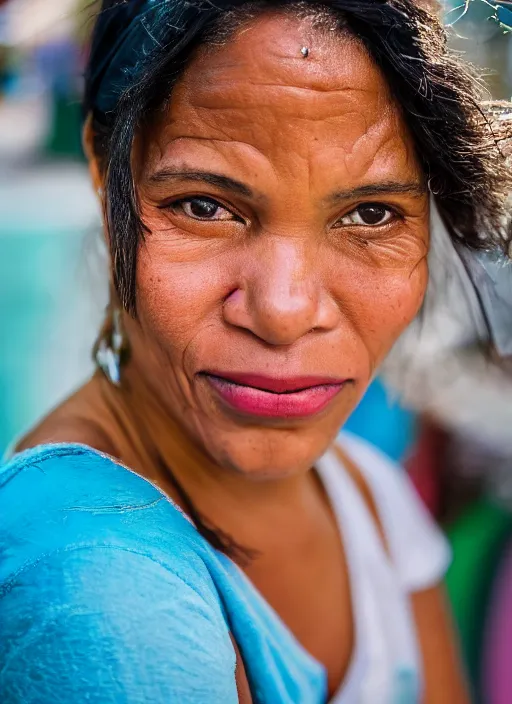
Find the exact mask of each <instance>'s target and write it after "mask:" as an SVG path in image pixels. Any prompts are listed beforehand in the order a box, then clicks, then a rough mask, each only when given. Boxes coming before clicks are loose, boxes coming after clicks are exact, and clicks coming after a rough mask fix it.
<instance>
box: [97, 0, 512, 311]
mask: <svg viewBox="0 0 512 704" xmlns="http://www.w3.org/2000/svg"><path fill="white" fill-rule="evenodd" d="M305 9H307V10H309V13H310V14H313V16H314V14H315V12H317V13H320V14H321V15H326V14H328V16H329V17H330V18H331V20H332V21H334V22H335V23H336V24H337V26H338V27H339V28H340V29H341V28H343V31H344V32H346V31H347V30H348V31H349V32H350V33H351V34H353V35H354V36H355V37H357V38H359V40H360V41H361V42H362V43H363V44H364V46H365V47H366V49H367V51H368V53H369V54H370V56H371V57H372V58H373V59H374V61H375V62H376V63H377V64H378V65H379V66H380V68H381V70H382V72H383V74H384V76H385V78H386V79H387V82H388V84H389V86H390V88H391V90H392V92H393V94H394V96H395V98H396V100H397V101H398V103H399V104H400V105H401V106H402V109H403V114H404V117H405V120H406V123H407V125H408V127H409V129H410V131H411V133H412V135H413V138H414V140H415V144H416V149H417V153H418V156H419V158H420V160H421V162H422V164H423V168H424V171H425V175H426V178H427V179H428V183H429V187H430V189H431V191H432V193H433V194H434V195H435V197H436V203H437V205H438V207H439V210H440V211H441V213H442V215H443V218H444V219H445V221H446V224H447V225H448V227H449V229H450V231H451V232H452V234H454V235H456V236H458V237H459V238H460V240H461V242H462V243H463V244H465V245H467V246H468V247H472V248H482V247H484V248H485V247H488V248H493V247H499V248H502V249H504V250H505V252H506V253H507V254H508V253H509V246H510V241H511V239H512V227H511V224H510V219H509V217H508V207H507V200H508V197H509V194H510V193H511V192H512V175H511V173H510V170H509V166H508V164H507V161H506V158H505V155H504V151H505V148H506V143H507V141H508V140H509V139H510V138H511V137H512V121H510V120H507V119H504V118H506V117H508V111H509V109H511V108H512V106H510V105H509V104H506V103H502V104H501V105H496V104H491V103H486V102H484V101H483V99H482V96H483V89H482V87H481V85H480V84H479V82H478V81H477V80H476V79H475V77H474V75H473V74H472V72H471V70H470V68H469V67H468V66H467V65H466V64H465V63H464V62H463V61H462V60H461V59H460V58H459V57H458V55H455V54H454V53H452V52H450V51H449V50H448V49H447V46H446V34H445V30H444V28H443V27H442V25H441V23H440V21H439V20H438V18H437V17H436V16H435V14H432V13H431V12H429V11H428V10H426V9H423V7H421V6H420V5H419V3H418V1H417V0H332V1H330V2H329V1H326V2H318V1H314V2H310V1H309V0H301V1H300V2H293V1H291V2H290V0H277V1H275V0H260V1H258V2H254V1H249V0H245V1H244V0H160V2H148V1H147V0H146V1H145V0H128V2H127V1H126V0H103V5H102V10H101V12H100V14H99V16H98V20H97V22H96V26H95V30H94V33H93V40H92V50H91V54H90V59H89V66H88V70H87V72H86V90H85V100H84V111H85V113H86V114H87V115H92V121H93V122H92V124H93V130H94V133H95V149H96V152H97V156H98V158H99V160H100V163H101V164H102V167H103V170H104V174H105V199H106V206H105V208H106V220H107V227H108V230H109V237H110V248H111V258H112V266H113V278H114V285H115V288H116V291H117V294H118V296H119V299H120V301H121V303H122V305H123V307H124V308H125V309H126V310H128V311H129V312H130V313H132V314H136V307H137V300H136V290H135V273H136V262H137V249H138V245H139V243H140V241H141V239H142V238H143V237H144V231H145V229H144V224H143V223H142V221H141V218H140V216H139V208H138V201H137V193H136V188H135V184H134V181H133V176H132V171H131V153H132V145H133V140H134V136H135V133H136V131H137V129H138V128H139V127H140V126H141V125H142V124H143V122H144V121H145V120H146V118H147V117H148V116H149V115H150V114H151V113H152V112H153V111H155V110H157V109H158V108H160V107H161V106H162V104H163V103H165V102H166V101H167V99H168V98H169V95H170V92H171V90H172V87H173V85H174V84H175V82H176V81H177V79H178V78H179V76H180V75H181V73H182V72H183V70H184V68H185V66H186V65H187V62H188V61H189V60H190V59H191V57H192V56H193V52H194V50H195V49H196V48H197V47H198V46H200V45H201V44H203V43H205V42H211V41H213V40H214V39H213V38H214V37H217V38H218V36H219V32H220V34H221V36H222V37H223V39H224V40H226V38H227V37H228V36H229V31H226V28H229V30H230V31H231V32H232V31H235V30H236V28H237V23H238V25H239V24H240V23H241V22H244V21H246V20H247V19H248V18H250V17H253V16H255V15H256V14H257V13H261V12H265V11H275V10H280V11H285V12H297V13H299V14H303V13H304V10H305ZM141 27H142V33H141ZM137 32H138V33H137ZM148 38H149V39H148ZM149 40H150V41H151V46H150V49H148V41H149ZM137 41H138V42H139V44H140V46H138V45H137ZM143 43H144V46H142V44H143ZM126 44H128V45H129V47H128V48H129V51H126V52H125V53H124V54H123V47H125V45H126ZM123 56H124V57H125V58H124V59H123ZM114 64H115V69H116V70H115V71H114V76H113V77H112V76H110V77H109V71H111V70H112V65H114ZM124 64H126V65H124Z"/></svg>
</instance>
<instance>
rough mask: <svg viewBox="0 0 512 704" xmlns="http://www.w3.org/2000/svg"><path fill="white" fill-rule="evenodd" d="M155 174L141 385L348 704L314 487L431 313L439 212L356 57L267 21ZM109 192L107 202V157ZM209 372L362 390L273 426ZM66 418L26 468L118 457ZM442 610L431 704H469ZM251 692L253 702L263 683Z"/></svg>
mask: <svg viewBox="0 0 512 704" xmlns="http://www.w3.org/2000/svg"><path fill="white" fill-rule="evenodd" d="M303 46H308V47H309V56H308V58H307V59H305V58H304V57H303V56H302V55H301V53H300V49H301V47H303ZM91 138H92V135H91V134H90V132H89V133H88V134H87V135H86V141H89V143H90V142H91V141H92V139H91ZM133 165H134V173H135V180H136V187H137V191H138V196H139V199H140V204H141V211H142V216H143V219H144V221H145V223H146V225H147V226H148V229H149V232H148V234H147V236H146V238H145V242H144V243H142V244H141V246H140V249H139V253H138V266H137V282H136V283H137V319H134V318H131V317H129V316H127V315H125V316H124V325H125V328H126V331H127V335H128V337H129V340H130V345H131V349H132V358H131V362H130V368H129V370H128V373H129V374H130V375H131V376H132V378H135V377H136V378H137V379H138V380H139V381H140V382H143V383H144V384H145V385H146V386H147V387H148V388H149V389H150V391H151V393H152V394H153V395H154V396H155V397H156V398H157V399H158V400H159V402H160V406H161V408H162V413H163V414H168V415H169V416H171V417H173V418H174V419H176V420H178V422H179V423H180V425H181V426H182V427H183V430H184V432H185V433H186V434H187V435H188V436H189V437H190V438H191V439H192V440H193V442H194V443H196V444H198V445H199V446H200V447H202V448H203V449H204V451H205V453H206V455H207V456H208V458H209V459H210V460H211V461H210V462H208V463H205V464H206V465H207V466H205V467H202V468H201V469H200V470H197V471H196V472H184V471H183V469H182V468H180V467H174V471H175V473H176V475H177V477H178V479H179V481H180V482H181V483H182V485H183V486H184V487H185V489H186V490H187V492H188V493H189V495H190V496H191V497H192V499H193V501H194V503H195V504H196V506H197V507H198V509H199V510H200V511H201V512H203V513H204V514H205V515H208V516H209V517H210V518H211V519H212V520H213V521H214V522H215V523H216V524H217V525H218V526H220V527H221V528H222V529H223V530H225V531H227V532H229V533H230V534H231V535H233V537H234V538H235V539H236V540H237V541H238V542H240V543H241V544H246V545H250V546H251V547H252V548H254V549H256V550H258V552H259V553H260V555H259V557H258V558H257V559H256V560H254V561H253V562H252V563H251V564H250V565H249V566H248V567H247V568H246V572H247V574H248V576H249V577H250V579H251V580H252V581H253V583H254V584H255V585H256V586H257V588H258V589H259V590H260V591H261V592H262V594H263V595H264V596H265V598H266V599H267V600H268V602H269V603H270V604H271V605H272V606H273V607H274V609H275V610H276V611H277V612H278V613H279V615H280V616H281V618H282V619H283V620H284V621H285V622H286V623H287V624H288V626H289V627H290V628H291V630H292V631H293V632H294V634H295V635H296V637H297V638H298V639H299V641H300V642H301V643H302V644H303V645H304V647H306V648H307V650H308V651H309V652H310V653H311V654H312V655H313V656H314V657H316V658H317V659H318V660H320V661H321V662H323V663H324V664H325V666H326V668H327V671H328V675H329V689H330V691H331V692H333V691H334V690H335V689H336V688H337V687H338V686H339V684H340V683H341V681H342V680H343V677H344V675H345V672H346V669H347V667H348V664H349V661H350V657H351V652H352V649H353V640H354V634H353V623H352V607H351V594H350V582H349V578H348V574H347V565H346V562H345V556H344V550H343V544H342V541H341V539H340V535H339V529H338V527H337V524H336V521H335V518H334V516H333V514H332V511H331V508H330V506H329V502H328V500H327V497H326V495H325V492H324V490H323V488H322V486H321V485H320V483H319V480H318V478H317V477H316V475H315V473H314V472H311V471H308V470H310V469H311V467H312V466H313V465H314V463H315V461H316V460H317V458H318V457H319V456H321V455H322V454H323V453H324V451H325V450H326V449H327V447H328V446H329V445H330V444H331V443H332V441H333V439H334V437H335V435H336V434H337V432H338V429H339V427H340V426H341V425H342V424H343V422H344V421H345V420H346V418H347V417H348V415H349V414H350V412H351V411H352V410H353V409H354V407H355V405H356V404H357V402H358V400H359V399H360V398H361V396H362V394H363V393H364V391H365V389H366V388H367V386H368V384H369V382H370V381H371V379H372V377H373V375H374V374H375V372H376V370H377V368H378V366H379V364H380V363H381V361H382V360H383V358H384V357H385V356H386V354H387V353H388V351H389V350H390V348H391V346H392V345H393V343H394V342H395V340H396V339H397V337H398V336H399V335H400V333H401V332H402V331H403V330H404V329H405V327H406V326H407V325H408V323H409V322H410V321H411V320H412V319H413V318H414V316H415V315H416V313H417V312H418V310H419V307H420V306H421V303H422V300H423V296H424V293H425V288H426V283H427V278H428V272H427V263H426V254H427V251H428V231H429V212H428V194H427V191H426V189H425V185H424V175H423V173H422V171H421V168H420V165H419V163H418V160H417V158H416V155H415V150H414V145H413V141H412V138H411V136H410V135H409V133H408V130H407V128H406V125H405V123H404V121H403V118H402V116H401V113H400V109H399V107H398V106H397V105H396V104H395V103H394V101H393V100H392V98H391V96H390V93H389V90H388V87H387V85H386V82H385V80H384V78H383V76H382V74H381V73H380V71H379V70H378V68H377V67H376V66H375V65H374V64H373V63H372V62H371V61H370V59H369V58H368V56H367V54H366V53H365V51H364V49H363V48H362V47H361V46H360V45H359V44H358V43H357V42H356V41H355V40H353V39H351V38H350V37H342V38H341V39H340V37H339V36H338V35H334V33H332V32H325V31H322V30H319V29H315V28H313V27H312V26H311V24H310V23H308V22H307V21H299V20H298V19H294V18H291V17H286V16H280V15H266V16H263V17H260V18H258V19H257V20H255V21H253V22H252V24H251V25H250V26H248V27H246V28H244V31H243V32H240V33H239V34H238V35H237V36H235V37H234V38H233V39H232V40H230V41H229V43H227V45H226V46H222V47H215V48H205V47H203V48H201V49H200V50H199V51H198V53H197V55H196V56H195V58H194V60H193V61H192V63H191V65H190V66H189V69H188V70H187V71H186V72H185V74H184V76H183V77H182V79H181V80H180V82H179V83H178V85H177V86H176V88H175V90H174V91H173V94H172V96H171V100H170V102H169V104H168V105H167V107H166V108H165V110H162V111H161V112H160V113H159V114H158V115H156V116H155V117H154V119H153V121H152V123H151V124H150V125H148V127H147V128H146V129H145V130H144V131H143V132H142V133H141V134H140V135H139V136H138V138H137V141H136V144H135V148H134V157H133ZM91 171H92V174H93V179H94V181H95V184H96V185H97V186H98V185H101V181H102V175H101V173H100V171H99V169H98V164H97V162H96V160H95V158H94V157H93V158H91ZM201 172H202V173H201ZM205 172H206V173H209V174H215V175H216V176H222V177H223V179H218V178H212V177H211V176H205V175H204V173H205ZM178 174H181V176H180V175H178ZM193 198H195V199H196V200H195V201H194V203H195V206H196V208H197V207H198V202H197V198H200V199H205V198H206V199H210V201H211V200H214V201H216V202H217V203H218V209H216V210H214V216H213V217H209V219H207V220H204V219H203V220H200V219H197V217H193V212H192V211H191V209H190V208H191V201H190V199H193ZM186 199H189V200H188V201H187V200H186ZM368 203H379V204H381V205H382V207H383V209H384V216H383V222H382V223H381V224H378V225H377V226H369V225H365V224H364V223H363V224H361V222H362V220H361V212H362V211H360V210H357V209H358V208H359V207H360V206H362V205H365V204H368ZM201 207H202V206H201ZM195 212H197V211H195ZM205 370H222V371H229V372H235V371H239V372H240V371H243V372H249V371H250V372H253V373H254V372H257V373H260V374H267V375H272V376H277V377H290V376H299V375H322V376H333V377H339V378H342V379H346V380H347V383H346V384H345V385H344V387H343V388H342V390H341V392H340V393H339V394H338V395H337V396H336V397H335V398H334V399H333V400H332V401H331V402H330V404H329V405H328V407H327V408H326V409H324V410H323V411H322V412H321V413H319V414H317V415H315V416H312V417H310V418H306V419H287V420H283V419H262V418H251V417H248V416H244V415H242V414H240V413H237V412H235V411H233V410H231V409H230V408H228V407H227V406H226V405H225V404H223V403H221V402H219V399H218V397H217V396H216V394H215V392H214V391H213V390H212V388H211V386H210V385H209V383H208V381H207V380H206V379H205V378H204V376H203V375H202V374H201V373H202V372H204V371H205ZM79 393H80V392H79ZM65 415H66V413H65V407H63V410H61V411H60V413H59V412H58V413H57V415H54V416H53V418H51V419H50V420H49V421H46V424H43V426H41V427H40V428H39V429H38V430H37V431H36V432H35V434H33V435H32V436H31V437H30V439H29V440H27V441H26V442H25V446H27V444H35V443H36V442H41V441H43V440H44V439H48V437H49V436H50V437H51V438H52V440H56V439H57V440H66V441H79V442H86V443H88V444H91V445H93V446H95V447H98V449H101V450H103V451H106V452H110V453H111V454H115V450H114V449H113V448H112V447H111V445H110V444H109V440H108V431H107V429H105V428H96V429H91V428H84V427H83V426H80V427H79V426H78V425H76V426H73V422H72V421H71V422H70V421H69V418H68V419H67V420H66V422H65V423H64V420H63V417H65ZM121 459H122V458H121ZM351 471H352V473H353V475H354V477H355V479H356V481H358V482H359V483H361V481H362V480H361V478H360V475H358V472H357V468H352V470H351ZM161 484H162V486H163V488H164V489H165V490H166V491H167V492H168V493H169V494H170V495H171V497H173V498H174V499H176V500H178V501H179V497H177V496H176V495H175V491H174V489H173V487H172V486H170V485H168V484H166V483H165V480H164V479H162V482H161ZM362 490H363V494H364V490H365V487H364V486H363V487H362ZM369 503H370V504H371V498H370V499H369ZM376 520H377V521H378V517H377V516H376ZM440 594H441V592H440V589H439V588H435V589H432V590H429V591H428V592H424V593H423V594H418V595H414V597H413V609H414V613H415V616H416V620H417V624H418V629H419V638H420V643H421V647H422V650H423V652H424V655H425V670H426V689H427V697H426V700H425V701H427V702H432V703H434V702H435V704H442V702H445V701H446V702H450V704H457V703H458V702H465V701H467V699H466V695H465V692H464V685H463V680H462V677H461V675H460V668H459V665H458V660H457V654H456V650H455V647H454V645H453V637H452V633H451V626H450V624H449V621H448V618H447V613H446V608H445V606H444V603H443V602H442V597H441V595H440ZM238 686H239V691H240V698H241V701H250V694H249V693H248V688H247V681H246V678H245V674H244V671H243V664H241V666H240V668H239V670H238Z"/></svg>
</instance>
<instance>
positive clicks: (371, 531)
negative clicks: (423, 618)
mask: <svg viewBox="0 0 512 704" xmlns="http://www.w3.org/2000/svg"><path fill="white" fill-rule="evenodd" d="M339 445H340V447H341V448H342V449H343V450H344V452H345V453H346V455H347V456H348V457H350V459H351V460H352V461H353V462H354V464H355V465H356V466H357V467H358V469H359V470H360V472H361V475H362V477H363V479H364V480H365V482H366V484H367V486H368V488H369V489H370V491H371V493H372V496H373V498H374V501H375V506H376V509H377V512H378V515H379V519H380V523H381V526H382V530H383V532H384V535H385V538H386V543H387V549H386V547H385V545H384V543H383V541H382V537H381V535H380V534H379V531H378V527H377V525H376V523H375V519H374V517H373V516H372V514H371V511H370V509H369V508H368V506H367V503H366V502H365V500H364V498H363V497H362V496H361V494H360V491H359V489H358V487H357V486H356V484H355V483H354V481H353V479H352V478H351V476H350V473H349V472H348V471H347V470H346V469H345V468H344V467H343V465H342V464H341V462H340V460H339V459H338V457H337V455H336V454H335V453H334V452H333V451H332V450H331V451H329V452H327V453H326V454H325V455H324V456H323V457H322V459H321V460H320V461H319V462H318V463H317V464H316V467H317V470H318V473H319V476H320V478H321V480H322V482H323V484H324V486H325V489H326V491H327V493H328V495H329V498H330V500H331V503H332V506H333V510H334V511H335V513H336V516H337V519H338V522H339V526H340V532H341V535H342V538H343V543H344V546H345V551H346V556H347V563H348V570H349V576H350V583H351V591H352V604H353V613H354V623H355V648H354V653H353V656H352V661H351V664H350V667H349V671H348V673H347V676H346V678H345V680H344V682H343V684H342V686H341V687H340V689H339V691H338V692H337V693H336V695H335V696H334V698H333V699H332V700H331V704H416V703H417V702H420V701H421V698H422V691H423V673H422V665H421V658H420V654H419V649H418V644H417V637H416V629H415V624H414V619H413V615H412V610H411V603H410V595H411V594H412V593H414V592H418V591H422V590H424V589H428V588H429V587H432V586H434V585H437V584H438V583H439V582H441V581H442V580H443V577H444V575H445V573H446V570H447V568H448V566H449V563H450V559H451V553H450V548H449V546H448V543H447V541H446V539H445V538H444V536H443V535H442V533H441V531H440V530H439V529H438V528H437V526H436V525H435V523H434V521H433V520H432V519H431V517H430V515H429V514H428V512H427V510H426V508H425V507H424V506H423V504H422V503H421V500H420V499H419V497H418V496H417V494H416V491H415V489H414V487H413V486H412V484H411V483H410V481H409V479H408V477H407V475H406V474H405V472H404V471H403V470H401V469H400V468H399V467H397V466H396V465H395V464H394V463H393V462H391V461H390V460H389V459H388V458H386V457H385V456H384V455H382V454H381V453H380V452H378V451H377V450H376V449H375V448H373V447H372V446H370V445H368V444H367V443H366V442H364V441H363V440H361V439H359V438H356V437H355V436H353V435H349V434H348V433H342V435H341V436H340V440H339Z"/></svg>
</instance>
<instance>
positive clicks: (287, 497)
mask: <svg viewBox="0 0 512 704" xmlns="http://www.w3.org/2000/svg"><path fill="white" fill-rule="evenodd" d="M117 393H120V394H122V396H123V401H124V404H125V406H126V408H127V411H128V412H129V413H130V414H131V415H132V417H133V422H134V428H135V429H136V431H137V433H138V434H139V435H140V437H141V438H142V442H143V444H144V446H145V450H146V453H145V454H146V456H148V457H150V458H151V465H152V466H151V467H146V466H144V467H142V468H137V469H138V471H140V473H141V474H143V475H144V476H146V477H147V478H148V479H150V480H151V481H153V482H154V483H156V484H157V485H159V486H160V488H161V489H162V490H163V491H164V492H165V493H167V494H168V495H169V496H170V498H172V499H173V500H174V501H175V502H176V503H177V504H178V505H179V506H180V507H181V508H182V509H183V510H184V511H185V512H186V513H188V514H191V516H190V517H191V518H192V519H194V518H195V516H194V515H192V514H193V510H191V507H193V509H195V510H196V511H197V513H198V514H199V515H200V516H201V517H202V518H203V519H204V522H205V524H206V525H209V526H215V527H216V528H218V529H220V531H221V533H225V534H228V535H230V536H231V537H232V538H233V540H234V541H235V542H236V543H238V544H242V545H247V546H249V547H251V548H254V549H256V550H259V549H261V547H262V545H263V544H265V543H266V542H268V540H272V541H273V542H275V541H276V538H277V539H278V538H279V536H280V537H281V538H282V539H283V541H285V540H287V541H288V542H289V540H290V535H291V534H293V533H294V532H295V533H296V532H297V527H298V524H299V523H302V524H307V522H308V518H311V519H312V520H315V519H316V517H317V516H318V515H319V511H320V512H321V513H322V515H323V516H325V506H326V503H327V502H326V497H325V496H324V492H323V489H322V487H321V485H320V483H319V481H318V478H317V476H316V475H315V473H314V472H305V473H302V472H301V473H297V474H293V475H291V476H287V477H279V478H276V479H268V478H266V479H265V480H261V479H254V478H252V477H248V476H246V475H244V474H243V473H241V472H240V471H237V470H235V469H232V468H228V467H223V466H222V465H220V464H219V463H217V462H215V460H214V459H213V458H212V457H211V456H210V455H209V454H208V452H207V451H206V449H205V448H204V447H201V446H200V444H199V443H198V442H197V441H194V439H192V438H191V437H190V435H189V434H188V432H187V430H186V429H185V428H184V427H183V426H182V425H181V424H180V422H179V421H178V419H177V417H176V414H173V412H172V409H168V408H167V407H166V405H165V404H164V403H163V402H162V401H161V400H160V399H159V398H158V395H157V393H156V391H155V392H153V391H152V390H151V389H150V388H149V385H148V383H146V382H145V380H144V377H143V376H142V375H141V374H140V373H139V372H138V370H137V369H136V368H135V367H134V366H132V365H129V366H128V367H127V368H126V370H125V373H124V374H123V388H122V390H121V391H119V392H117ZM268 474H269V475H270V476H271V473H270V472H269V473H268ZM267 476H268V475H267Z"/></svg>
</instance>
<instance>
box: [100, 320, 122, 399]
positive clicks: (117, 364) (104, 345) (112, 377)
mask: <svg viewBox="0 0 512 704" xmlns="http://www.w3.org/2000/svg"><path fill="white" fill-rule="evenodd" d="M123 347H124V336H123V331H122V328H121V312H120V311H119V310H117V309H116V310H114V311H113V312H112V330H111V333H110V339H105V338H102V339H101V340H100V341H99V344H98V346H97V349H96V364H97V365H98V367H99V368H100V369H101V371H102V372H103V373H104V374H105V376H106V377H107V379H108V380H109V381H110V382H111V383H112V384H114V386H120V385H121V353H122V351H123Z"/></svg>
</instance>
